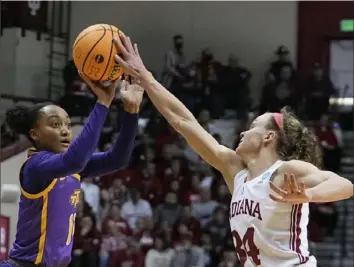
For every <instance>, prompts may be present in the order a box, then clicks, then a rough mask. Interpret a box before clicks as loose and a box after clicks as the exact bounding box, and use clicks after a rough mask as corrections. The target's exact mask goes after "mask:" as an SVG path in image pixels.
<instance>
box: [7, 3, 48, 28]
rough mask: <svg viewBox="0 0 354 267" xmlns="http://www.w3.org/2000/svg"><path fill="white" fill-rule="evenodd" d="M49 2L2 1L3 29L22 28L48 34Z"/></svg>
mask: <svg viewBox="0 0 354 267" xmlns="http://www.w3.org/2000/svg"><path fill="white" fill-rule="evenodd" d="M47 14H48V2H47V1H1V29H4V28H17V27H18V28H22V29H25V30H33V31H36V32H40V33H43V32H46V31H47V30H48V27H47V21H48V20H47Z"/></svg>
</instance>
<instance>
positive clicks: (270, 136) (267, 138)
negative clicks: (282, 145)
mask: <svg viewBox="0 0 354 267" xmlns="http://www.w3.org/2000/svg"><path fill="white" fill-rule="evenodd" d="M275 136H276V133H275V131H268V132H267V133H266V134H265V135H264V137H263V143H264V144H265V145H267V144H269V143H270V142H272V141H273V140H274V139H275Z"/></svg>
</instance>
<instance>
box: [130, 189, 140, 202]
mask: <svg viewBox="0 0 354 267" xmlns="http://www.w3.org/2000/svg"><path fill="white" fill-rule="evenodd" d="M130 198H131V200H132V201H133V203H137V202H138V200H139V198H140V193H139V191H138V190H136V189H133V190H131V191H130Z"/></svg>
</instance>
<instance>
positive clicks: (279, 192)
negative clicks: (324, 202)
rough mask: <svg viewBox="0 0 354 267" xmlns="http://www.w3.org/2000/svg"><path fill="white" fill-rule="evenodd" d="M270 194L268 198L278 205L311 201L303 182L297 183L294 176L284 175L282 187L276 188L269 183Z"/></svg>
mask: <svg viewBox="0 0 354 267" xmlns="http://www.w3.org/2000/svg"><path fill="white" fill-rule="evenodd" d="M270 188H271V189H272V191H273V192H272V193H270V195H269V197H270V198H271V199H272V200H274V201H276V202H280V203H289V204H301V203H308V202H310V201H311V195H310V194H309V193H308V191H306V187H305V184H304V182H298V181H297V180H296V178H295V175H294V174H290V175H289V174H287V173H285V174H284V186H283V188H280V187H278V186H277V185H275V184H274V183H273V182H270Z"/></svg>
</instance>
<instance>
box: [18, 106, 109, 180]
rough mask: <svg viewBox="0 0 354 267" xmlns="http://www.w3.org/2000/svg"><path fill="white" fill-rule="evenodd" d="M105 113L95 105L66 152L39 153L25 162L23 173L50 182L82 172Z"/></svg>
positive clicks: (96, 141) (95, 141)
mask: <svg viewBox="0 0 354 267" xmlns="http://www.w3.org/2000/svg"><path fill="white" fill-rule="evenodd" d="M107 113H108V108H107V107H105V106H104V105H102V104H98V103H97V104H96V105H95V107H94V109H93V111H92V112H91V114H90V116H89V117H88V120H87V122H86V124H85V126H84V128H83V130H82V131H81V133H80V135H79V136H78V137H77V138H76V139H75V140H74V141H73V143H72V144H71V145H70V147H69V148H68V150H67V151H66V152H64V153H59V154H54V153H51V152H48V151H41V152H39V153H37V154H36V155H33V156H32V157H31V158H30V159H29V160H28V161H27V163H26V165H25V169H24V173H27V174H28V175H29V176H31V177H38V179H41V180H43V179H44V180H52V179H54V178H59V177H64V176H67V175H70V174H74V173H78V172H80V171H82V170H83V168H84V167H85V166H86V164H87V162H88V161H89V160H90V158H91V156H92V154H93V152H94V151H95V149H96V146H97V143H98V140H99V136H100V133H101V130H102V127H103V124H104V121H105V119H106V116H107ZM32 182H33V179H32Z"/></svg>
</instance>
